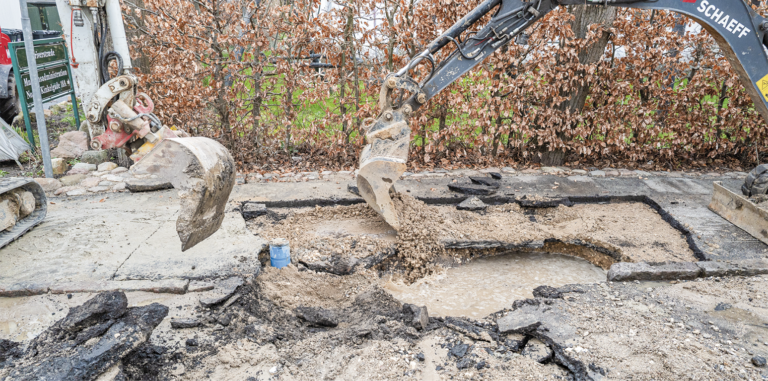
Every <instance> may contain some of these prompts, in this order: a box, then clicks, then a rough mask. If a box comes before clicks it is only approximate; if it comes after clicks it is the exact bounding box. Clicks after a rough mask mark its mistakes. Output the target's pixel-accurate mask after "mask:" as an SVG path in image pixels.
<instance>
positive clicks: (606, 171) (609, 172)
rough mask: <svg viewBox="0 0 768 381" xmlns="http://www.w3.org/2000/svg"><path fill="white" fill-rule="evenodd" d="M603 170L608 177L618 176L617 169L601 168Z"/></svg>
mask: <svg viewBox="0 0 768 381" xmlns="http://www.w3.org/2000/svg"><path fill="white" fill-rule="evenodd" d="M603 171H604V172H605V175H606V176H608V177H617V176H619V171H617V170H615V169H612V170H603Z"/></svg>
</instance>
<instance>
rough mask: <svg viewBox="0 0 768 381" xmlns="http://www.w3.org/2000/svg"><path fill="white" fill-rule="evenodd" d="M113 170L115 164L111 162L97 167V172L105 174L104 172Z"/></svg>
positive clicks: (115, 166)
mask: <svg viewBox="0 0 768 381" xmlns="http://www.w3.org/2000/svg"><path fill="white" fill-rule="evenodd" d="M115 168H117V164H115V163H113V162H111V161H108V162H106V163H101V164H99V166H98V167H97V170H99V171H102V172H106V171H111V170H113V169H115Z"/></svg>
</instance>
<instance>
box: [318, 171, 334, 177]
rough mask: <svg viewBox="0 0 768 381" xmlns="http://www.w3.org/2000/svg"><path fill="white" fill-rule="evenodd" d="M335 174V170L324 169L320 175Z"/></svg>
mask: <svg viewBox="0 0 768 381" xmlns="http://www.w3.org/2000/svg"><path fill="white" fill-rule="evenodd" d="M332 174H333V171H322V172H320V175H322V176H330V175H332Z"/></svg>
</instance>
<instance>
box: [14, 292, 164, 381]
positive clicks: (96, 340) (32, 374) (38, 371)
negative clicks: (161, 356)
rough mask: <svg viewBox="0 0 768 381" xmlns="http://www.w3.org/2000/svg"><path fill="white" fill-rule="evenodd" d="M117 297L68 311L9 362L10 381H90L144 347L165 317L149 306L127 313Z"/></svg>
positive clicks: (120, 296)
mask: <svg viewBox="0 0 768 381" xmlns="http://www.w3.org/2000/svg"><path fill="white" fill-rule="evenodd" d="M126 306H127V298H126V297H125V294H124V293H122V292H109V293H102V294H99V295H97V296H96V297H94V298H93V299H91V300H89V301H88V302H86V303H85V304H84V305H82V306H80V307H75V308H72V309H71V310H70V312H69V313H68V314H67V316H66V317H65V318H64V319H62V320H59V321H58V322H56V323H55V324H54V325H53V326H51V327H50V328H48V329H47V330H46V331H44V332H43V333H42V334H40V335H39V336H38V337H37V338H35V339H34V340H33V341H32V343H30V345H29V349H28V350H27V352H26V353H25V355H24V357H23V358H22V359H20V360H18V361H17V362H15V363H14V369H13V371H11V372H10V373H9V378H8V379H12V380H22V381H25V380H30V381H31V380H62V381H63V380H94V379H96V377H98V376H99V375H100V374H102V373H104V372H105V371H107V370H109V369H110V368H112V367H113V366H114V365H116V364H118V363H119V362H120V360H121V359H122V358H123V357H125V356H126V355H128V354H129V353H131V352H133V351H134V350H136V349H137V348H138V347H139V346H141V345H142V344H144V343H145V342H147V340H148V339H149V336H150V334H151V333H152V330H154V328H155V327H157V325H158V324H160V322H161V321H162V320H163V319H164V318H165V316H166V315H168V307H166V306H163V305H161V304H158V303H153V304H150V305H148V306H143V307H133V308H126Z"/></svg>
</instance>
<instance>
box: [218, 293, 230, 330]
mask: <svg viewBox="0 0 768 381" xmlns="http://www.w3.org/2000/svg"><path fill="white" fill-rule="evenodd" d="M233 299H234V298H233ZM216 322H217V323H219V324H221V325H222V326H224V327H227V326H229V324H230V323H232V317H231V316H229V314H221V315H219V316H217V317H216Z"/></svg>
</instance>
